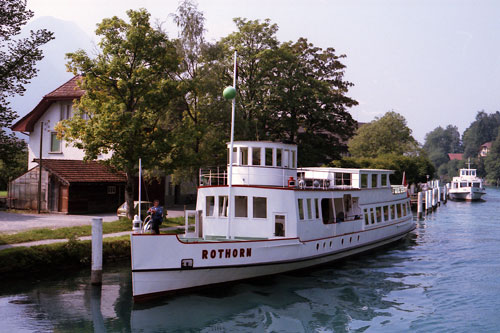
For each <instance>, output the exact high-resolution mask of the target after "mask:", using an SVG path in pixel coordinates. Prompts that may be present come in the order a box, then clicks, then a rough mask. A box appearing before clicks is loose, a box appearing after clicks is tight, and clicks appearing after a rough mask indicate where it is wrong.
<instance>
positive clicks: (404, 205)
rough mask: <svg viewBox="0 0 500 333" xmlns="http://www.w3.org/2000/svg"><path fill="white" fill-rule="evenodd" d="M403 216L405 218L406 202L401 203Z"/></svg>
mask: <svg viewBox="0 0 500 333" xmlns="http://www.w3.org/2000/svg"><path fill="white" fill-rule="evenodd" d="M402 213H403V216H406V202H405V203H403V212H402Z"/></svg>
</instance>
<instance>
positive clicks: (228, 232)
mask: <svg viewBox="0 0 500 333" xmlns="http://www.w3.org/2000/svg"><path fill="white" fill-rule="evenodd" d="M236 56H237V53H236V50H235V51H234V69H233V89H234V90H236V70H237V69H236ZM235 107H236V97H234V98H233V103H232V107H231V141H230V144H229V174H228V195H227V198H228V203H227V235H226V237H227V238H228V239H231V238H232V236H231V215H232V214H233V212H232V208H233V207H232V202H233V201H232V200H231V197H232V193H231V192H232V191H231V190H232V185H233V141H234V110H235Z"/></svg>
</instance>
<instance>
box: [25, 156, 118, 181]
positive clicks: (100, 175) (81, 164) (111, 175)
mask: <svg viewBox="0 0 500 333" xmlns="http://www.w3.org/2000/svg"><path fill="white" fill-rule="evenodd" d="M34 161H35V162H37V163H38V161H39V160H38V159H35V160H34ZM42 167H43V168H44V169H46V170H47V171H49V172H50V173H52V174H54V175H55V176H57V178H59V180H61V181H62V182H63V183H64V184H66V185H70V184H71V183H124V182H126V181H127V177H126V175H125V173H123V172H117V171H114V170H113V169H112V168H110V167H108V166H106V165H104V164H103V163H100V162H96V161H80V160H58V159H44V160H43V161H42Z"/></svg>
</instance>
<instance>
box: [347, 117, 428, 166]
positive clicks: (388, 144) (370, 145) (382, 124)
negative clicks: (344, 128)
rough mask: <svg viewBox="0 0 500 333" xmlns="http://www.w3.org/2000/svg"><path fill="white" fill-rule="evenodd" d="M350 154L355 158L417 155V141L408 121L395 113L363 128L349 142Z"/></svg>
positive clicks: (377, 119)
mask: <svg viewBox="0 0 500 333" xmlns="http://www.w3.org/2000/svg"><path fill="white" fill-rule="evenodd" d="M348 146H349V152H350V153H351V155H352V156H354V157H372V158H374V157H377V156H380V155H384V154H396V155H402V154H415V153H417V152H418V144H417V141H416V140H415V139H414V138H413V136H412V135H411V129H410V128H409V127H408V126H407V125H406V119H405V118H404V117H403V116H402V115H400V114H399V113H396V112H394V111H389V112H387V113H386V114H385V115H384V116H383V117H381V118H376V119H375V120H374V121H372V122H370V123H368V124H365V125H363V126H361V127H360V128H359V129H358V131H357V132H356V135H355V136H354V137H353V138H352V139H351V140H350V141H349V143H348Z"/></svg>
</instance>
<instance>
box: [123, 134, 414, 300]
mask: <svg viewBox="0 0 500 333" xmlns="http://www.w3.org/2000/svg"><path fill="white" fill-rule="evenodd" d="M231 145H232V144H231ZM228 146H229V144H228ZM229 147H230V146H229ZM229 151H232V156H230V158H229V160H230V161H231V160H232V161H233V162H232V168H231V169H232V172H230V173H229V177H228V172H226V171H221V170H213V169H210V170H201V171H200V177H199V178H200V179H199V187H198V197H197V203H196V210H193V211H187V212H186V232H185V234H183V235H177V234H160V235H153V234H149V233H146V232H141V231H139V232H135V233H133V234H132V235H131V248H132V249H131V251H132V283H133V296H134V300H140V299H144V298H148V297H152V296H158V295H161V294H165V293H172V292H176V291H180V290H186V289H191V288H197V287H201V286H207V285H215V284H220V283H225V282H229V281H236V280H242V279H248V278H253V277H258V276H265V275H271V274H278V273H282V272H287V271H291V270H297V269H303V268H307V267H311V266H315V265H320V264H324V263H327V262H330V261H334V260H337V259H340V258H344V257H347V256H350V255H354V254H358V253H360V252H363V251H370V250H373V249H375V248H377V247H380V246H382V245H385V244H388V243H391V242H394V241H397V240H399V239H401V238H402V237H404V236H405V235H407V234H408V233H409V232H411V231H412V230H414V229H415V223H414V221H413V218H412V214H411V211H410V202H409V198H408V194H407V188H406V186H403V185H395V186H391V184H390V181H389V175H390V174H391V173H393V171H391V170H374V169H343V168H326V167H313V168H297V146H296V145H293V144H285V143H276V142H261V141H259V142H251V141H239V142H234V146H233V149H228V152H229ZM228 167H231V165H230V163H228ZM233 207H234V208H233Z"/></svg>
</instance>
